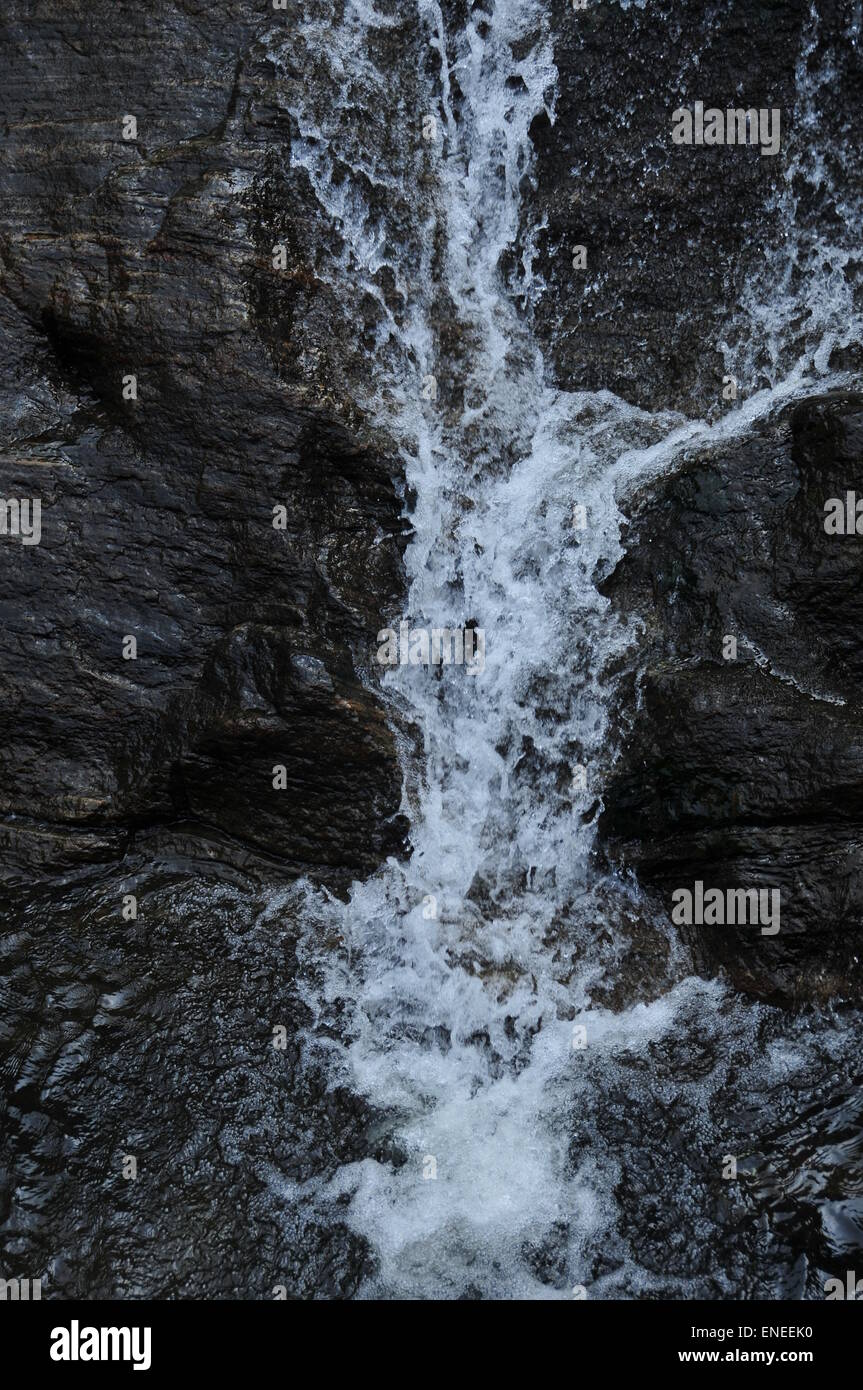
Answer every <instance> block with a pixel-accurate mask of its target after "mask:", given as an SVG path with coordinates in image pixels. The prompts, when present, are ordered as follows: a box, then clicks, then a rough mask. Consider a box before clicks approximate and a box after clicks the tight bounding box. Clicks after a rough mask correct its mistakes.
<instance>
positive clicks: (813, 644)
mask: <svg viewBox="0 0 863 1390" xmlns="http://www.w3.org/2000/svg"><path fill="white" fill-rule="evenodd" d="M861 464H863V397H860V396H857V395H835V396H828V397H823V398H816V399H813V400H810V401H808V402H804V403H802V404H800V405H798V406H797V407H795V408H794V409H793V410H791V411H786V412H785V413H784V414H783V415H782V416H781V418H779V419H777V420H776V421H775V422H774V423H773V424H771V425H766V426H764V427H763V428H761V429H759V430H758V431H757V432H756V433H755V434H753V435H750V436H749V437H745V438H743V439H741V440H740V441H739V442H736V443H734V444H731V445H728V446H725V447H720V448H717V449H716V450H715V452H713V453H712V454H711V455H710V456H707V457H693V458H691V459H690V460H688V461H687V462H685V463H684V464H683V465H682V466H681V467H680V468H678V469H677V470H675V471H674V472H673V473H672V474H671V475H670V476H668V477H665V478H662V479H661V480H660V481H659V482H658V483H657V484H656V485H650V486H648V487H646V488H644V489H643V490H642V491H641V493H640V494H639V495H638V496H637V497H636V498H635V499H634V500H633V502H632V504H631V516H630V521H629V527H628V532H627V554H626V556H625V558H624V559H623V561H622V562H621V563H620V564H619V566H618V568H617V570H616V572H615V574H614V575H613V577H612V579H611V580H610V581H609V582H608V584H607V592H608V593H609V594H610V596H611V597H612V599H613V601H614V603H615V605H617V606H618V607H619V608H621V609H622V610H625V611H627V612H631V613H635V614H638V615H639V616H640V617H641V618H642V620H643V624H644V630H643V634H642V638H641V640H640V641H639V643H638V644H637V646H636V648H635V651H636V652H637V655H636V656H635V657H634V665H633V667H632V668H631V669H630V671H629V673H628V675H627V676H625V677H623V678H622V683H621V687H620V689H621V693H622V698H621V701H620V709H621V712H623V710H626V711H627V714H626V722H627V724H628V725H629V727H628V728H627V730H626V731H625V732H623V734H622V737H623V741H624V745H625V746H624V753H623V756H622V757H621V759H620V760H619V762H618V763H617V765H616V768H615V770H614V772H613V775H612V777H611V779H610V782H609V785H608V788H607V791H606V797H605V810H604V812H603V816H602V820H601V826H602V832H603V835H604V837H605V839H606V841H607V843H608V845H609V847H610V849H611V852H612V854H613V856H614V857H615V858H616V859H618V860H619V861H621V862H623V863H625V864H627V865H628V866H631V867H633V868H634V869H635V870H636V871H637V873H638V875H639V877H640V878H641V880H642V881H643V882H644V883H645V884H651V885H655V886H656V888H657V889H658V890H659V891H660V892H661V894H662V899H663V904H664V906H665V907H666V909H669V910H670V908H671V906H672V904H671V899H670V894H671V892H672V891H673V889H675V888H678V887H681V888H682V887H687V886H689V887H690V888H692V886H693V883H694V882H695V881H696V880H698V879H700V880H701V881H702V882H703V883H704V884H705V886H706V887H707V886H709V887H719V888H723V889H724V888H729V887H737V886H740V887H758V888H778V889H779V890H780V892H781V925H780V931H779V932H778V934H776V935H772V936H768V935H762V934H761V933H760V930H759V928H758V927H757V926H756V927H753V926H738V927H730V926H724V927H719V926H716V927H705V928H702V929H700V930H699V929H697V928H693V929H691V931H689V932H688V935H689V937H690V939H691V941H692V944H693V946H694V949H695V953H696V959H697V960H698V961H699V962H700V964H701V965H702V966H703V967H704V968H706V969H709V970H712V969H715V968H717V967H719V966H722V967H724V968H725V970H726V971H727V972H728V974H729V975H730V977H731V979H732V980H733V982H734V983H735V985H737V986H739V987H740V988H742V989H744V990H748V991H751V992H752V993H755V994H757V995H759V996H762V997H767V998H771V999H777V1000H787V999H795V998H819V997H821V996H827V995H834V994H836V995H854V996H858V995H859V993H860V988H861V981H863V974H861V964H860V962H861V959H863V875H861V869H860V854H861V844H863V773H861V752H863V713H861V700H860V696H861V688H860V675H861V663H863V645H861V631H863V601H861V596H860V585H859V574H860V566H861V561H863V536H858V535H856V534H855V535H850V536H834V535H828V534H826V533H825V530H824V519H825V512H824V503H825V502H826V501H827V499H829V498H833V497H843V498H844V496H845V493H846V491H847V490H849V489H853V488H854V486H855V480H857V479H859V477H860V473H861ZM726 636H733V637H735V638H736V641H737V657H736V659H734V660H726V659H725V658H724V657H723V640H724V638H725V637H726Z"/></svg>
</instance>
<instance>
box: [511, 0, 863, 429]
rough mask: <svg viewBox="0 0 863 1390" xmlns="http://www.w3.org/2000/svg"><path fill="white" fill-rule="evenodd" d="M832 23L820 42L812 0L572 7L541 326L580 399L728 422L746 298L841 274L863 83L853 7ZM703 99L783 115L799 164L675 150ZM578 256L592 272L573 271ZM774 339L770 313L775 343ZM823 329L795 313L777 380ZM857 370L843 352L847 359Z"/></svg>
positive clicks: (545, 148)
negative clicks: (841, 227) (581, 249)
mask: <svg viewBox="0 0 863 1390" xmlns="http://www.w3.org/2000/svg"><path fill="white" fill-rule="evenodd" d="M817 13H818V23H817V26H816V27H815V28H814V29H813V25H812V14H813V9H812V6H811V4H810V3H809V0H762V3H758V4H753V3H751V0H728V3H725V4H723V5H722V6H721V7H718V8H717V7H715V6H708V5H703V4H701V3H700V0H658V3H651V4H650V5H643V4H638V3H631V4H618V3H605V0H602V3H594V0H590V3H588V5H587V7H586V9H584V10H579V9H576V8H575V7H574V6H573V5H572V4H570V3H569V0H556V3H555V4H554V6H553V14H554V60H555V64H556V66H557V70H558V73H559V80H558V83H557V88H556V93H555V100H554V123H553V124H552V122H551V121H550V120H549V119H548V118H547V117H546V116H541V117H538V118H537V120H536V121H535V122H534V127H533V130H532V135H533V138H534V143H535V146H536V148H537V163H536V170H535V182H536V190H535V192H530V193H527V194H526V202H525V207H526V216H525V225H526V227H527V226H534V225H535V221H536V220H544V222H545V228H544V231H543V232H542V233H541V234H540V235H539V236H538V238H537V248H538V255H537V259H536V269H537V270H538V271H539V273H540V275H541V276H542V278H543V280H544V281H545V282H546V284H547V286H548V289H547V291H546V292H545V293H544V294H543V295H542V296H541V298H540V299H539V302H538V305H537V329H538V332H539V334H540V336H541V337H542V339H543V341H544V343H545V345H546V353H547V356H548V359H549V361H550V363H551V364H553V369H554V372H555V375H556V378H557V380H558V381H559V382H560V384H561V385H562V386H563V387H564V388H566V389H568V390H591V391H593V390H610V391H613V392H615V393H616V394H617V395H620V396H622V397H623V399H624V400H627V401H630V402H633V403H636V404H638V405H641V406H643V407H644V408H645V409H648V410H656V409H658V408H660V407H666V406H671V407H674V408H676V409H679V410H682V411H684V412H685V413H686V414H687V415H691V416H695V417H699V416H703V415H705V414H706V413H708V412H710V411H714V410H718V409H720V408H721V388H722V376H723V372H724V370H725V367H724V353H723V344H727V345H729V346H730V347H731V348H732V349H733V348H738V347H739V348H741V349H742V351H743V355H744V357H745V355H746V346H747V345H746V342H745V339H744V340H743V341H742V342H741V339H740V332H739V323H738V325H737V326H736V327H735V323H734V319H735V315H736V310H737V308H738V306H739V305H740V303H741V300H742V298H743V297H744V295H745V294H746V293H749V292H752V293H753V296H754V298H755V299H756V300H757V299H758V297H759V293H760V291H759V284H760V281H761V279H762V278H764V277H765V271H767V275H766V283H765V284H764V285H763V286H762V289H764V290H765V292H766V293H765V297H766V298H768V299H769V300H770V301H771V304H772V305H775V301H776V298H777V294H778V291H777V286H778V285H779V284H780V283H783V284H784V285H785V288H786V289H787V291H788V292H789V294H794V293H795V292H796V291H797V289H799V287H800V286H801V284H804V283H805V282H806V281H807V280H809V281H810V282H814V281H815V279H816V278H817V277H818V275H819V274H820V273H821V272H822V271H823V262H822V253H823V248H824V244H827V243H829V242H830V240H831V239H832V236H833V233H834V230H835V228H836V226H837V225H838V224H839V219H840V217H841V215H842V210H841V206H840V204H841V200H842V199H843V198H844V197H845V196H846V194H851V195H852V197H853V196H854V193H855V190H856V189H858V188H859V186H860V167H859V152H860V150H861V148H863V70H861V59H860V54H859V52H858V51H857V47H856V45H855V44H854V43H853V42H851V41H849V31H848V21H849V15H848V10H847V6H845V5H844V4H842V3H841V0H825V3H824V4H819V5H818V7H817ZM825 91H829V93H830V96H829V98H825V95H824V94H825ZM699 100H700V101H702V102H704V104H705V106H707V107H709V106H717V107H719V108H722V109H725V108H727V107H729V106H730V107H740V106H745V107H746V108H750V107H756V108H762V107H763V108H773V107H778V108H779V109H780V111H781V113H782V116H781V120H782V125H781V130H782V140H781V148H780V152H779V154H778V155H777V156H775V157H762V155H761V154H760V152H759V150H758V149H757V148H754V147H753V148H747V149H736V148H735V149H732V148H726V147H706V146H704V147H700V148H696V147H694V146H676V145H674V144H673V142H672V140H671V127H672V121H671V117H672V113H673V112H674V111H675V110H676V109H677V108H678V107H689V108H690V109H691V108H692V107H693V104H694V103H695V102H696V101H699ZM814 148H817V150H818V151H819V152H820V154H821V156H822V157H823V164H822V165H821V167H820V169H819V170H818V171H811V170H810V168H809V162H810V160H814V158H815V156H814V153H813V149H814ZM834 190H835V191H834ZM792 222H793V224H794V229H795V234H794V235H793V236H791V235H790V232H791V223H792ZM578 245H581V246H585V247H586V248H587V268H586V270H575V269H573V268H572V260H573V256H572V248H573V247H574V246H578ZM786 252H787V253H788V254H787V256H786V255H785V253H786ZM768 267H769V269H768ZM774 326H775V320H771V318H770V315H769V314H768V315H766V316H765V318H764V322H763V325H761V326H760V328H759V336H763V338H765V339H767V338H769V336H770V334H771V331H772V329H773V327H774ZM804 336H805V316H799V317H796V316H794V315H791V316H789V317H788V319H787V321H785V322H784V324H783V333H782V346H781V354H780V356H781V361H777V362H771V363H770V366H771V368H772V369H773V370H774V371H775V370H776V369H777V368H778V369H779V370H780V371H782V370H788V369H790V368H791V367H792V366H793V365H794V364H795V363H796V361H797V359H798V356H799V353H800V346H801V342H802V340H803V337H804ZM847 358H848V354H845V353H843V350H842V349H841V348H840V347H839V346H838V344H837V345H836V346H835V347H834V349H833V362H834V365H840V364H841V363H842V362H843V361H845V360H846V359H847ZM857 365H858V366H859V362H858V364H857ZM739 384H740V390H741V393H743V394H747V393H750V392H752V391H754V390H755V389H757V388H758V387H759V386H762V385H764V384H765V378H763V377H762V376H760V375H759V373H758V371H757V370H756V369H752V371H749V370H746V371H745V374H744V375H743V376H742V377H741V380H740V383H739Z"/></svg>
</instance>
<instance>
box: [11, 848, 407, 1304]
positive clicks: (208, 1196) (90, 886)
mask: <svg viewBox="0 0 863 1390" xmlns="http://www.w3.org/2000/svg"><path fill="white" fill-rule="evenodd" d="M279 889H281V892H282V895H283V896H284V874H283V873H282V872H281V871H280V872H279V873H278V875H276V876H274V877H272V878H269V879H268V878H267V877H261V876H260V875H252V874H249V873H246V872H239V871H236V870H227V869H225V867H224V866H223V865H219V864H218V863H217V864H213V863H211V862H209V860H208V857H207V856H206V855H201V854H200V852H198V853H197V855H196V856H195V857H182V858H180V857H177V856H176V855H175V854H174V852H173V845H172V842H171V839H170V837H169V836H167V835H165V834H164V833H160V834H152V835H150V837H149V838H148V839H147V840H146V843H143V842H142V844H141V845H140V846H139V850H138V852H135V853H133V854H131V855H130V856H129V857H128V858H127V860H126V861H125V863H124V865H123V873H122V874H119V873H117V872H116V871H113V870H112V871H109V872H107V873H106V872H105V870H104V869H102V870H99V871H94V870H88V871H86V872H83V871H79V873H78V875H77V876H75V877H74V878H73V879H72V880H70V882H69V883H68V884H67V885H66V886H65V888H61V887H60V886H59V884H58V883H57V882H56V881H54V882H53V883H52V884H51V885H50V886H47V887H45V888H44V889H38V888H35V889H34V888H30V889H28V890H26V891H23V890H18V889H17V888H14V887H13V888H11V889H9V890H8V891H7V893H6V894H5V895H4V902H3V908H2V913H0V958H1V959H2V974H3V1010H2V1025H0V1044H2V1055H3V1063H2V1068H0V1080H2V1084H3V1093H4V1100H3V1106H4V1123H3V1126H2V1138H0V1258H2V1268H3V1271H4V1274H5V1275H7V1276H8V1277H26V1278H41V1279H42V1281H43V1297H44V1298H143V1297H159V1298H181V1299H202V1298H206V1299H224V1298H244V1299H273V1298H278V1297H286V1298H291V1299H294V1298H304V1299H307V1298H326V1299H333V1298H344V1297H349V1296H351V1295H352V1294H353V1293H354V1292H355V1291H356V1289H357V1287H358V1285H359V1283H360V1281H361V1279H363V1278H364V1277H366V1276H368V1275H369V1274H370V1273H371V1272H373V1268H374V1261H373V1258H372V1257H371V1255H370V1253H369V1250H368V1248H367V1247H366V1244H365V1242H364V1241H362V1240H361V1239H359V1238H358V1237H357V1236H356V1235H355V1234H354V1233H352V1232H351V1231H350V1230H349V1229H348V1228H347V1227H346V1225H345V1223H344V1222H343V1221H342V1220H341V1219H340V1209H339V1207H338V1204H337V1203H334V1202H333V1201H324V1199H323V1195H322V1194H323V1190H324V1189H325V1187H326V1183H327V1181H328V1179H329V1177H331V1176H332V1175H333V1173H334V1172H335V1171H336V1169H337V1168H338V1167H339V1166H340V1165H345V1164H350V1163H351V1162H353V1161H355V1160H361V1159H363V1158H365V1157H368V1156H369V1155H370V1154H374V1153H376V1152H377V1150H378V1148H379V1145H380V1140H379V1138H377V1137H376V1129H375V1120H376V1117H375V1115H374V1114H373V1112H371V1111H370V1110H369V1109H368V1107H367V1106H365V1105H364V1104H363V1102H361V1101H360V1100H359V1099H358V1098H357V1097H356V1096H353V1095H351V1094H350V1093H349V1092H348V1091H347V1090H345V1089H344V1088H343V1087H341V1086H339V1085H338V1084H334V1077H333V1075H332V1072H331V1068H330V1066H329V1065H328V1063H330V1062H331V1057H330V1054H329V1053H328V1052H321V1051H320V1050H316V1048H315V1045H314V1043H313V1042H310V1041H309V1040H308V1039H306V1040H304V1041H301V1034H302V1030H303V1029H304V1028H305V1027H307V1026H308V1025H309V1023H310V1021H311V1020H310V1011H309V1009H308V1007H307V1005H306V1004H305V1003H304V1002H303V998H302V995H303V992H304V986H307V984H308V975H307V971H308V970H309V969H312V970H314V969H316V968H317V965H316V962H315V961H314V960H313V961H312V962H311V963H309V961H308V959H307V956H308V952H306V953H305V955H304V954H303V952H302V949H299V950H298V933H297V928H296V922H295V919H294V916H293V914H292V912H291V908H290V904H289V903H282V905H281V906H280V908H279V910H278V911H277V912H275V911H274V910H273V907H272V895H273V893H275V892H277V891H278V890H279ZM131 890H134V891H135V893H136V894H137V899H138V904H137V915H136V917H135V918H134V919H128V918H127V917H124V915H123V912H122V907H123V895H124V894H125V893H126V892H127V891H131ZM337 948H338V943H336V942H334V941H333V942H329V941H322V942H321V943H320V953H321V956H322V958H323V959H324V960H325V959H326V957H327V954H328V953H329V952H331V951H334V950H336V949H337ZM277 1029H283V1030H284V1032H283V1033H282V1034H277V1032H276V1030H277ZM277 1044H278V1045H277ZM130 1159H133V1160H134V1161H135V1162H134V1166H133V1165H132V1164H130V1163H129V1160H130ZM316 1180H319V1185H318V1182H317V1181H316Z"/></svg>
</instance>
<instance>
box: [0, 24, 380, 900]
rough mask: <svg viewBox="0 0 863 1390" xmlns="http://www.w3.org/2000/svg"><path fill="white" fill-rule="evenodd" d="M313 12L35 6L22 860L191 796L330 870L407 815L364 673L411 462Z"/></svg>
mask: <svg viewBox="0 0 863 1390" xmlns="http://www.w3.org/2000/svg"><path fill="white" fill-rule="evenodd" d="M293 18H294V19H296V16H293ZM290 20H291V16H288V15H278V16H277V15H274V14H271V13H270V14H268V13H266V12H262V13H261V14H258V13H257V12H256V11H255V10H254V8H251V9H250V7H249V6H247V5H242V4H229V5H227V6H220V7H219V8H218V10H217V11H216V10H213V9H211V8H210V7H207V6H201V7H198V6H194V5H189V6H181V7H179V8H176V7H174V6H163V5H159V6H156V7H147V8H146V9H145V10H144V11H141V10H140V9H139V8H135V7H132V8H128V7H111V8H110V13H108V12H100V11H99V9H98V7H94V6H92V5H90V4H84V3H80V4H77V3H73V4H71V5H62V6H58V5H46V6H43V7H42V8H41V10H40V12H39V15H38V16H36V17H35V18H34V16H33V13H32V7H30V6H24V5H17V4H14V3H13V4H12V5H10V6H9V7H7V15H6V30H7V33H6V39H7V47H8V51H9V64H8V70H7V80H6V83H5V85H4V95H3V131H4V142H3V151H2V166H0V192H2V213H0V257H2V297H0V334H2V353H0V360H2V369H0V401H2V408H3V420H4V432H5V437H4V439H3V441H2V445H0V449H2V461H0V480H2V492H3V495H4V496H6V497H10V496H12V497H17V496H23V497H39V498H40V499H41V502H42V540H41V543H40V544H39V545H38V546H29V547H27V546H23V545H22V544H21V543H20V541H18V540H17V539H11V538H7V539H5V540H4V543H3V545H2V547H0V593H2V596H3V597H2V610H0V611H2V623H3V630H4V663H3V675H2V682H3V686H2V701H3V708H4V714H5V716H6V719H5V727H6V735H5V738H4V740H3V742H2V745H0V786H2V793H0V813H2V836H3V843H4V846H5V851H6V852H5V854H4V864H5V871H6V872H7V873H13V874H14V873H16V872H18V871H19V870H21V869H22V868H26V867H29V868H30V869H32V868H33V867H34V866H37V865H41V866H44V867H45V868H50V867H51V866H52V865H54V864H57V865H60V864H65V863H69V862H76V861H79V860H82V859H83V860H86V859H92V858H97V859H99V858H104V857H106V856H110V855H112V854H117V853H119V852H121V851H122V849H123V847H124V846H125V844H126V843H127V841H128V837H129V835H130V834H131V833H133V832H134V831H135V829H136V828H138V827H140V826H142V825H148V824H154V823H166V822H170V821H177V820H180V821H184V822H188V821H194V822H196V823H198V824H199V825H201V826H202V827H206V828H207V829H208V831H209V830H213V829H217V830H219V831H221V832H223V833H224V834H225V835H226V836H229V837H231V838H232V839H234V840H237V841H242V842H244V843H245V844H247V845H254V846H257V847H258V848H259V849H261V850H263V851H265V852H267V853H269V854H271V855H274V856H277V857H278V858H279V859H280V860H281V861H282V862H283V863H284V864H285V865H287V866H288V867H289V868H290V869H291V870H292V871H295V872H302V871H309V872H311V873H312V874H313V875H318V876H321V877H324V878H327V879H328V880H330V881H334V880H338V881H347V880H349V878H350V877H351V876H353V875H355V874H357V875H359V874H362V873H364V872H366V871H368V870H370V869H372V868H373V867H374V866H375V864H376V863H378V862H379V860H380V858H381V856H382V855H383V854H384V853H386V852H387V851H390V850H394V849H396V848H397V847H398V846H399V845H400V843H401V840H402V833H403V828H402V825H401V822H400V821H399V819H398V817H397V811H398V806H399V799H400V785H401V777H400V772H399V767H398V762H397V758H396V753H395V746H394V740H393V734H392V732H391V729H390V727H389V725H388V723H387V720H386V718H385V716H384V713H383V708H382V706H381V704H380V702H379V701H378V700H377V699H376V697H375V695H374V694H373V693H372V691H373V677H372V683H371V684H370V682H369V680H368V679H366V678H367V677H368V676H369V674H370V663H371V659H372V654H373V651H374V635H375V633H376V632H377V630H378V628H379V627H380V626H382V625H383V623H382V619H383V617H384V615H385V614H388V613H390V612H392V610H393V609H394V608H395V607H396V606H397V605H398V603H399V601H400V598H401V595H402V591H403V586H404V581H403V575H402V569H401V551H402V547H403V544H404V540H403V532H404V530H405V526H404V523H403V521H402V519H401V517H402V510H403V503H402V494H403V484H402V481H401V468H400V464H399V463H398V462H397V461H396V460H395V459H394V457H393V455H392V451H391V450H390V448H389V446H388V444H387V441H385V440H382V439H381V438H379V437H378V436H377V435H376V434H375V432H374V431H373V430H372V429H371V428H370V427H369V426H368V424H367V422H366V421H365V420H364V419H363V417H362V414H361V412H360V411H359V410H358V408H357V407H356V405H355V403H354V396H355V395H357V394H358V393H357V392H352V391H351V390H350V389H349V384H350V382H351V381H352V380H353V374H354V373H355V372H356V370H357V349H356V348H355V347H352V346H351V343H352V342H353V339H352V338H351V339H349V337H348V335H346V334H345V333H344V332H343V331H342V320H343V315H344V313H345V309H343V308H341V307H340V306H339V305H338V304H337V303H336V301H335V297H334V295H333V294H332V292H331V291H330V290H329V289H328V288H327V287H326V285H325V284H324V283H323V282H322V281H321V280H319V279H318V277H317V276H316V273H315V260H316V255H317V253H318V249H319V246H320V242H321V239H322V238H325V237H327V236H330V235H332V234H333V233H332V228H331V227H330V226H329V224H328V223H327V220H326V219H325V218H323V217H322V214H321V211H320V209H319V208H318V207H317V204H316V203H315V200H314V198H313V197H312V195H311V192H310V188H309V184H308V179H307V177H306V174H305V172H304V171H300V172H299V173H298V174H297V173H293V172H291V170H290V168H289V163H290V149H291V139H292V133H293V125H292V119H291V117H290V115H289V112H288V110H287V102H288V100H289V97H290V90H289V86H288V87H287V88H286V85H285V83H282V84H281V85H280V86H279V87H278V89H277V87H276V84H275V82H274V70H273V64H272V62H271V61H270V60H269V59H268V57H267V52H266V45H265V44H264V43H263V38H262V36H264V35H266V33H267V32H268V30H270V29H271V28H272V27H273V26H274V25H280V26H282V27H283V26H284V25H285V24H287V23H288V22H289V21H290ZM128 113H133V114H134V115H135V118H136V120H137V138H136V139H133V140H129V141H126V140H124V139H123V138H122V130H123V120H124V116H125V115H126V114H128ZM276 244H284V245H285V246H286V250H287V266H286V269H284V270H274V269H273V265H272V256H271V252H272V248H273V246H274V245H276ZM348 307H349V308H350V309H352V308H353V306H348ZM352 354H353V356H352ZM130 374H132V375H134V376H135V377H136V382H137V399H136V400H132V399H124V394H123V379H124V377H126V376H128V375H130ZM279 505H281V506H284V508H285V509H286V525H285V528H284V529H281V530H278V529H274V527H273V524H272V523H273V508H274V507H276V506H279ZM127 635H130V636H134V637H135V638H136V640H137V659H136V660H124V659H123V656H122V650H123V639H124V637H126V636H127ZM276 766H284V767H285V769H286V779H287V789H286V790H284V791H282V790H275V789H274V787H273V769H274V767H276ZM227 852H228V850H227V848H226V853H227Z"/></svg>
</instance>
